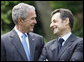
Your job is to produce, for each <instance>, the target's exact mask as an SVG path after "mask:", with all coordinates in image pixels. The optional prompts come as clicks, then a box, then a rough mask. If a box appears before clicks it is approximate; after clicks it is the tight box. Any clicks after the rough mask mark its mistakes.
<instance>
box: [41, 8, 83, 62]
mask: <svg viewBox="0 0 84 62" xmlns="http://www.w3.org/2000/svg"><path fill="white" fill-rule="evenodd" d="M51 15H52V18H51V24H50V27H51V28H53V33H54V34H56V35H57V39H53V40H51V41H49V42H48V43H47V44H46V45H45V46H44V48H43V50H42V54H41V56H40V58H39V61H83V38H80V37H77V36H75V35H74V34H72V32H71V30H72V27H73V22H74V19H73V14H72V12H71V11H70V10H68V9H63V8H60V9H56V10H54V11H53V12H52V13H51ZM60 38H62V39H63V41H62V40H60ZM61 41H62V43H61ZM59 42H60V43H61V44H60V43H59Z"/></svg>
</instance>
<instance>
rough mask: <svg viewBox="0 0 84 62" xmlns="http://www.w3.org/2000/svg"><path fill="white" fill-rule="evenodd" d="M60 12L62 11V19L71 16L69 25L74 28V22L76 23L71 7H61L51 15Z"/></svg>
mask: <svg viewBox="0 0 84 62" xmlns="http://www.w3.org/2000/svg"><path fill="white" fill-rule="evenodd" d="M58 12H60V17H61V18H62V20H65V19H66V18H69V25H70V27H71V29H72V27H73V23H74V19H73V14H72V12H71V11H70V10H69V9H64V8H60V9H56V10H54V11H53V12H52V13H51V16H53V15H54V14H55V13H58Z"/></svg>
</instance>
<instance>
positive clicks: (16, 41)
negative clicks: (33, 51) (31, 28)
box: [11, 30, 27, 60]
mask: <svg viewBox="0 0 84 62" xmlns="http://www.w3.org/2000/svg"><path fill="white" fill-rule="evenodd" d="M11 38H12V39H11V42H12V44H13V45H14V46H15V48H16V50H17V51H18V53H20V55H21V56H22V57H23V58H24V60H27V57H26V54H25V51H24V48H23V46H22V44H21V41H20V39H19V37H18V35H17V33H16V32H15V30H12V35H11Z"/></svg>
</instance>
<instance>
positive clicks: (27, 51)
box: [22, 34, 30, 61]
mask: <svg viewBox="0 0 84 62" xmlns="http://www.w3.org/2000/svg"><path fill="white" fill-rule="evenodd" d="M26 37H27V35H26V34H23V36H22V45H23V47H24V50H25V53H26V55H27V59H28V61H30V54H29V50H28V46H27V43H26Z"/></svg>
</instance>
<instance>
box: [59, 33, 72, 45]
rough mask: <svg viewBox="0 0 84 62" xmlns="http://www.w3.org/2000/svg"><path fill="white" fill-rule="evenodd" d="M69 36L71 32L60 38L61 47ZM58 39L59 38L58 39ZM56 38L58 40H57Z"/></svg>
mask: <svg viewBox="0 0 84 62" xmlns="http://www.w3.org/2000/svg"><path fill="white" fill-rule="evenodd" d="M70 35H71V32H69V33H68V34H66V35H64V36H63V37H61V38H63V39H64V42H63V43H62V46H63V45H64V43H65V42H66V40H67V39H68V38H69V37H70ZM59 38H60V37H59ZM59 38H58V39H59Z"/></svg>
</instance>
